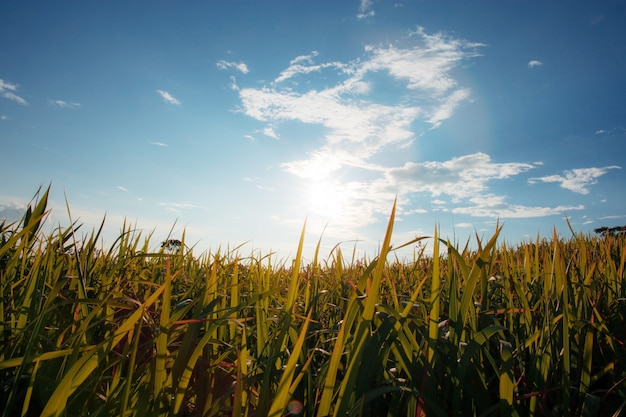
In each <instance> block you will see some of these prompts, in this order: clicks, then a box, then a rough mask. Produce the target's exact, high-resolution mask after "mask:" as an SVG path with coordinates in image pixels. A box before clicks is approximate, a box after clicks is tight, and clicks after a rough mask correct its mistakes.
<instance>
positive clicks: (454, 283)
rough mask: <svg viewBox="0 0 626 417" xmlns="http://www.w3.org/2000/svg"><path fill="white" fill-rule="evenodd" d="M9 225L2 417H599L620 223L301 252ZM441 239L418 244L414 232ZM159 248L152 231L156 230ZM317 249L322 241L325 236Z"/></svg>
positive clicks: (611, 366) (620, 388)
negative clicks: (518, 237) (348, 251)
mask: <svg viewBox="0 0 626 417" xmlns="http://www.w3.org/2000/svg"><path fill="white" fill-rule="evenodd" d="M47 195H48V193H47V191H46V192H44V193H42V196H41V197H40V198H39V201H36V202H34V203H33V204H32V206H31V207H29V209H28V211H27V213H26V215H25V216H24V218H23V219H22V221H21V222H20V223H19V224H17V223H16V224H4V223H3V224H1V225H0V282H1V291H2V297H1V298H0V324H1V325H2V329H1V330H0V387H1V389H0V404H2V406H3V407H4V409H3V411H2V416H3V417H7V416H38V415H41V416H46V417H49V416H231V415H232V416H276V417H278V416H288V415H294V416H295V415H302V416H317V417H322V416H422V415H426V416H490V415H517V416H540V415H542V416H543V415H548V416H563V415H581V416H607V415H608V416H610V415H615V416H617V415H619V414H620V413H621V412H622V410H623V409H624V408H625V406H626V400H625V398H626V363H624V360H625V358H626V346H625V342H626V286H625V285H624V266H625V263H626V236H624V234H617V235H614V234H610V233H609V234H606V235H603V236H583V235H580V234H574V233H573V236H572V237H571V238H570V239H567V240H566V239H563V238H560V237H558V236H557V235H556V233H555V235H554V236H553V237H552V238H551V239H549V240H546V239H541V238H539V237H538V238H537V239H536V240H535V241H534V242H527V243H521V244H519V246H516V247H509V246H507V245H498V244H497V238H498V234H499V233H500V230H501V227H500V226H498V227H496V229H495V231H494V234H493V236H492V237H491V238H490V239H489V240H487V241H481V240H480V239H478V238H477V240H476V245H475V246H477V249H470V248H469V246H466V247H464V248H460V247H457V246H455V245H453V244H451V243H449V242H446V241H445V240H442V239H440V238H439V237H438V236H437V232H436V231H435V234H434V237H432V238H423V237H420V238H416V239H415V240H413V241H411V242H408V243H407V244H406V245H411V246H414V247H415V248H416V250H415V259H414V260H412V261H411V262H400V261H399V260H398V259H396V257H395V256H394V252H393V250H392V249H391V248H390V239H391V234H392V227H393V224H394V212H395V207H394V209H393V210H392V212H391V216H390V220H389V224H388V230H387V233H386V235H385V237H384V242H383V245H382V250H381V252H380V254H379V255H378V256H377V257H375V258H374V259H373V260H366V259H354V257H353V258H352V259H350V260H346V259H345V258H344V255H343V254H342V252H341V250H340V249H336V250H334V251H333V252H332V254H331V255H330V256H329V259H326V260H322V259H318V256H317V254H316V255H315V257H314V259H313V261H312V262H311V263H310V264H308V265H303V264H302V259H301V253H302V246H303V239H304V229H303V231H302V235H301V239H300V242H299V247H298V251H297V255H296V257H295V259H293V261H292V262H290V263H289V264H280V263H274V262H273V260H272V259H271V256H270V255H267V256H252V257H248V258H245V257H240V256H239V255H238V253H237V249H235V250H232V251H230V250H228V251H224V252H222V251H221V250H220V251H217V252H216V253H208V254H203V255H202V256H200V257H194V256H193V255H192V253H191V250H190V249H189V248H187V246H185V244H184V236H183V237H182V240H180V241H179V240H167V241H166V242H164V243H163V244H162V245H161V248H160V249H159V250H158V251H156V252H154V251H153V252H151V251H150V250H149V247H150V236H145V237H143V236H141V234H140V233H138V232H135V231H133V230H131V229H130V228H127V227H124V229H123V230H122V232H121V233H120V236H119V238H118V239H117V240H116V242H115V243H114V244H113V246H112V247H111V248H109V249H108V250H106V249H104V250H103V249H99V248H98V245H97V241H98V239H99V235H100V232H101V230H102V227H101V228H100V229H99V230H97V231H93V232H92V233H91V234H90V235H88V236H87V237H85V238H83V239H82V240H79V239H78V238H77V237H76V233H75V231H76V229H77V226H76V225H74V226H72V227H69V228H67V229H58V230H56V231H55V232H53V233H51V234H50V235H48V236H44V235H43V234H42V233H41V232H40V228H41V224H42V222H43V221H44V219H45V217H46V202H47ZM427 245H432V249H433V253H434V254H438V253H440V249H442V251H441V252H442V253H443V255H442V256H426V255H425V251H424V248H425V247H426V246H427ZM157 246H159V245H157ZM318 248H319V245H318Z"/></svg>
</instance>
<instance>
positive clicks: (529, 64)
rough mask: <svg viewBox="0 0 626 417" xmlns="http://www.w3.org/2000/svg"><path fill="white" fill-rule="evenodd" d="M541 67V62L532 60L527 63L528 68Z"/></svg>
mask: <svg viewBox="0 0 626 417" xmlns="http://www.w3.org/2000/svg"><path fill="white" fill-rule="evenodd" d="M542 65H543V62H541V61H537V60H536V59H533V60H532V61H530V62H528V68H535V67H540V66H542Z"/></svg>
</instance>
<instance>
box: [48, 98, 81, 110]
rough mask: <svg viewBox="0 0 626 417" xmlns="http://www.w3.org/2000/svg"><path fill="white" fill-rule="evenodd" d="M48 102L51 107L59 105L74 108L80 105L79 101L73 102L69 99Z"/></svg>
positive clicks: (63, 107) (62, 107)
mask: <svg viewBox="0 0 626 417" xmlns="http://www.w3.org/2000/svg"><path fill="white" fill-rule="evenodd" d="M49 102H50V104H51V105H52V106H53V107H59V108H61V109H75V108H77V107H80V103H73V102H71V101H64V100H49Z"/></svg>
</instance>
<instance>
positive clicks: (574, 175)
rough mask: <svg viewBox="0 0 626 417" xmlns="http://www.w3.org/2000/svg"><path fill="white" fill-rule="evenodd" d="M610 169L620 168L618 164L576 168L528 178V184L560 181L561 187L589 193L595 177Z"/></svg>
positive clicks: (594, 182)
mask: <svg viewBox="0 0 626 417" xmlns="http://www.w3.org/2000/svg"><path fill="white" fill-rule="evenodd" d="M611 169H621V167H618V166H608V167H603V168H577V169H572V170H570V171H565V172H564V175H548V176H545V177H538V178H530V179H529V180H528V183H529V184H535V183H537V182H556V183H560V187H561V188H565V189H566V190H570V191H573V192H575V193H578V194H589V186H590V185H593V184H596V183H597V182H598V181H597V179H598V178H599V177H601V176H602V175H604V174H606V173H607V172H609V170H611Z"/></svg>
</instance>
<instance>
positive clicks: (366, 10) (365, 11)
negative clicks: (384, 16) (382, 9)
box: [356, 0, 375, 19]
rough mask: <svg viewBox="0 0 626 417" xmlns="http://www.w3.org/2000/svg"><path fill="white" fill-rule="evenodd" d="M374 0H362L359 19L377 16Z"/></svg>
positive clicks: (358, 14)
mask: <svg viewBox="0 0 626 417" xmlns="http://www.w3.org/2000/svg"><path fill="white" fill-rule="evenodd" d="M373 4H374V3H373V2H372V0H361V2H360V4H359V12H358V13H357V15H356V17H357V19H365V18H366V17H372V16H374V15H375V13H374V10H372V6H373Z"/></svg>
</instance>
